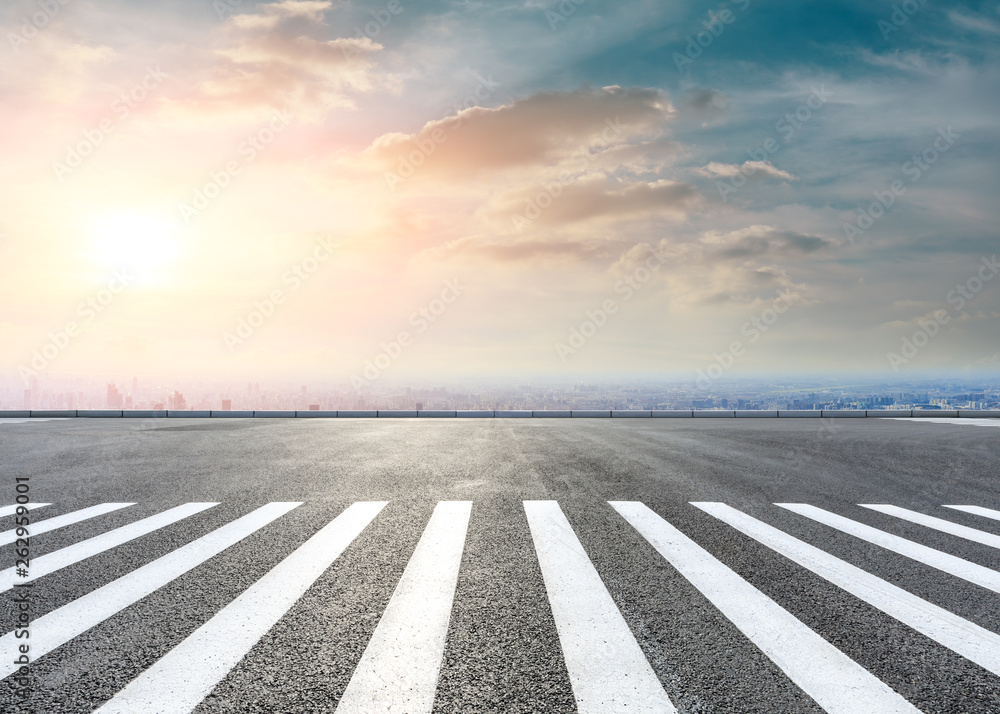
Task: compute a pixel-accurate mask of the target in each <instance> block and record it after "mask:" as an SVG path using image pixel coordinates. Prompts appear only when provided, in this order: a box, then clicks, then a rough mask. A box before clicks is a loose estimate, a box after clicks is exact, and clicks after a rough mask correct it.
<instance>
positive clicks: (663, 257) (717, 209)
mask: <svg viewBox="0 0 1000 714" xmlns="http://www.w3.org/2000/svg"><path fill="white" fill-rule="evenodd" d="M0 34H2V38H0V39H2V43H0V54H2V59H0V105H2V107H3V111H2V112H0V151H2V156H3V159H4V160H3V161H2V162H0V185H2V187H3V188H2V191H0V291H2V303H0V344H2V346H3V349H2V350H0V375H2V376H5V377H11V378H21V379H23V380H25V382H26V383H27V382H28V381H29V380H30V379H31V378H32V377H38V376H40V375H45V376H62V375H96V376H101V375H106V374H139V375H164V374H168V375H177V376H185V377H199V378H221V377H235V378H240V379H244V378H251V379H252V378H257V379H266V378H269V377H291V378H298V377H310V378H315V377H331V378H351V379H352V380H354V382H355V384H361V383H370V382H371V381H373V380H375V379H380V378H383V377H384V376H386V375H391V376H392V378H394V379H402V380H406V379H416V378H426V379H437V380H448V379H456V380H457V379H467V378H472V377H477V376H485V375H502V376H505V377H507V378H514V379H517V378H521V377H522V376H523V377H524V378H525V379H527V378H529V377H530V378H531V379H535V380H544V379H546V378H553V379H554V378H556V377H559V378H560V379H564V378H576V377H577V376H579V377H581V378H583V377H584V376H594V375H635V376H657V375H673V376H681V377H684V378H691V379H696V378H697V377H698V376H700V375H709V376H710V378H711V379H717V378H721V377H722V376H723V375H725V376H727V377H733V376H739V375H761V374H779V375H780V374H796V373H811V374H815V373H822V372H824V371H831V372H832V371H836V372H839V373H843V372H848V371H858V372H865V373H880V374H881V373H884V374H886V375H889V376H892V375H898V376H900V377H901V378H902V377H905V376H906V375H907V374H910V373H916V372H928V371H929V372H934V371H940V372H950V373H973V374H984V375H985V374H988V375H996V374H997V373H998V371H1000V330H998V326H1000V278H997V274H998V272H1000V265H998V264H997V254H998V253H1000V237H998V232H997V225H998V218H1000V210H998V202H997V196H998V195H1000V160H998V159H1000V122H998V121H997V117H998V115H1000V111H998V110H1000V63H998V58H1000V4H998V3H997V2H996V1H993V2H982V3H948V2H937V1H933V2H931V1H926V0H925V1H924V2H920V0H908V1H907V2H903V3H893V2H862V1H861V0H858V1H857V2H808V1H804V2H799V3H787V2H764V1H763V0H734V1H733V2H726V1H724V2H712V3H704V2H680V1H673V0H657V1H653V0H649V1H646V0H639V1H636V0H617V1H614V2H611V1H608V2H602V1H600V0H563V2H555V1H550V0H508V1H503V0H501V1H499V2H477V1H475V0H465V1H450V2H449V1H443V0H426V1H422V2H416V1H415V0H374V1H372V2H359V1H353V0H345V1H343V2H337V1H335V0H333V1H324V0H284V1H283V2H265V3H252V2H246V1H245V0H243V1H240V0H171V2H142V3H136V2H125V1H124V0H39V1H37V2H32V1H28V0H12V1H9V2H5V3H4V4H3V7H2V9H0Z"/></svg>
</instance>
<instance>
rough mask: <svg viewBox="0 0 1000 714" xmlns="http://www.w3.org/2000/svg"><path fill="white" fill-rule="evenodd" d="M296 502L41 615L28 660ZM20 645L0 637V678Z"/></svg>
mask: <svg viewBox="0 0 1000 714" xmlns="http://www.w3.org/2000/svg"><path fill="white" fill-rule="evenodd" d="M300 505H302V504H301V503H269V504H268V505H266V506H262V507H261V508H258V509H257V510H256V511H253V512H251V513H248V514H247V515H245V516H243V517H242V518H238V519H236V520H235V521H233V522H231V523H227V524H226V525H224V526H222V527H221V528H217V529H215V530H214V531H212V532H211V533H208V534H206V535H203V536H202V537H201V538H199V539H197V540H195V541H192V542H190V543H188V544H187V545H185V546H182V547H180V548H178V549H177V550H175V551H172V552H170V553H168V554H167V555H164V556H163V557H161V558H157V559H156V560H154V561H153V562H152V563H148V564H147V565H144V566H142V567H141V568H139V569H137V570H133V571H132V572H131V573H129V574H128V575H123V576H122V577H120V578H118V579H117V580H114V581H112V582H110V583H108V584H107V585H105V586H103V587H100V588H98V589H97V590H94V591H92V592H89V593H87V594H86V595H84V596H83V597H80V598H77V599H76V600H73V601H72V602H70V603H68V604H66V605H63V606H62V607H60V608H59V609H57V610H53V611H52V612H50V613H49V614H47V615H43V616H42V617H40V618H38V619H37V620H33V621H32V623H31V655H32V659H34V660H37V659H38V658H39V657H41V656H42V655H45V654H47V653H49V652H51V651H52V650H54V649H55V648H57V647H60V646H62V645H64V644H66V643H67V642H69V641H70V640H71V639H73V638H74V637H76V636H77V635H80V634H82V633H84V632H86V631H87V630H89V629H90V628H92V627H94V626H96V625H99V624H100V623H102V622H104V621H105V620H107V619H108V618H109V617H111V616H112V615H114V614H116V613H118V612H120V611H121V610H124V609H125V608H126V607H128V606H130V605H133V604H135V603H136V602H138V601H139V600H141V599H142V598H144V597H146V596H147V595H149V594H150V593H152V592H155V591H156V590H157V589H159V588H161V587H163V586H164V585H166V584H167V583H169V582H170V581H171V580H174V579H175V578H179V577H180V576H181V575H183V574H184V573H186V572H188V571H189V570H193V569H194V568H196V567H197V566H199V565H201V564H202V563H204V562H205V561H206V560H208V559H209V558H211V557H213V556H215V555H218V554H219V553H221V552H222V551H224V550H225V549H226V548H228V547H230V546H231V545H233V544H235V543H238V542H239V541H241V540H243V539H244V538H246V537H247V536H248V535H250V534H251V533H253V532H254V531H256V530H258V529H260V528H263V527H264V526H266V525H267V524H268V523H270V522H271V521H273V520H275V519H277V518H279V517H280V516H282V515H284V514H286V513H288V512H289V511H290V510H292V509H293V508H295V507H296V506H300ZM19 643H20V640H16V639H15V638H14V632H8V633H7V634H6V635H4V636H3V637H0V653H3V654H2V656H3V660H0V679H3V678H4V677H7V676H8V675H10V674H11V673H13V672H14V671H15V670H16V669H17V665H16V664H13V662H14V658H15V655H14V651H15V649H16V648H17V645H18V644H19Z"/></svg>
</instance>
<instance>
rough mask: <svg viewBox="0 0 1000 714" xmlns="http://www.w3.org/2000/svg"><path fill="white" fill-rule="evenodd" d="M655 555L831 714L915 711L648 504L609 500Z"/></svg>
mask: <svg viewBox="0 0 1000 714" xmlns="http://www.w3.org/2000/svg"><path fill="white" fill-rule="evenodd" d="M609 503H610V504H611V507H612V508H614V509H615V510H616V511H618V513H620V514H621V515H622V517H624V518H625V520H626V521H628V522H629V523H630V524H631V525H632V527H633V528H635V529H636V530H637V531H638V532H639V533H640V535H642V537H643V538H645V539H646V540H647V541H649V543H650V545H652V546H653V547H654V548H655V549H656V550H657V552H659V554H660V555H662V556H663V557H664V558H666V559H667V561H669V563H670V564H671V565H672V566H673V567H674V568H676V569H677V571H678V572H679V573H680V574H681V575H683V576H684V577H685V578H686V579H687V580H688V582H690V583H691V584H692V585H694V586H695V587H696V588H697V589H698V591H699V592H701V594H702V595H704V596H705V597H706V598H708V600H709V602H711V603H712V604H713V605H715V607H716V608H718V609H719V611H720V612H722V614H723V615H725V616H726V618H728V619H729V621H730V622H732V623H733V624H734V625H735V626H736V627H737V629H739V631H740V632H742V633H743V634H744V635H746V636H747V638H748V639H749V640H750V641H751V642H753V643H754V645H756V646H757V647H758V648H759V649H760V650H761V651H762V652H763V653H764V654H765V655H767V657H768V658H769V659H770V660H771V661H772V662H774V663H775V664H776V665H777V666H778V668H779V669H780V670H781V671H782V672H784V673H785V674H786V675H788V678H789V679H791V680H792V682H794V683H795V684H796V685H797V686H798V687H799V688H801V689H802V690H803V691H804V692H805V693H806V694H808V695H809V696H810V697H812V698H813V699H814V700H815V701H816V703H817V704H819V705H820V706H821V707H822V708H823V709H824V710H825V711H827V712H830V713H831V714H856V713H857V712H864V711H877V712H884V713H885V714H890V713H894V712H910V713H911V714H912V713H913V712H919V709H917V708H916V707H914V706H913V705H912V704H910V703H909V702H907V701H906V700H905V699H903V697H901V696H900V695H899V694H897V693H896V692H894V691H893V690H892V689H891V688H890V687H889V685H887V684H886V683H885V682H883V681H882V680H880V679H878V678H877V677H875V676H874V675H873V674H871V673H870V672H869V671H868V670H866V669H865V668H864V667H862V666H861V665H859V664H858V663H857V662H855V661H854V660H852V659H851V658H850V657H848V656H847V655H845V654H844V653H843V652H841V651H840V650H838V649H837V648H836V647H834V646H833V645H831V644H830V643H829V642H827V641H826V640H825V639H823V638H822V637H821V636H820V635H818V634H817V633H815V632H814V631H812V630H810V629H809V628H808V627H806V626H805V625H804V624H803V623H802V622H801V621H799V620H798V619H796V618H795V617H794V616H793V615H792V614H791V613H789V612H788V611H787V610H785V609H784V608H783V607H781V606H780V605H778V604H777V603H776V602H774V600H772V599H771V598H769V597H767V595H765V594H764V593H762V592H760V591H759V590H758V589H757V588H755V587H754V586H752V585H751V584H750V583H748V582H747V581H746V580H744V579H743V578H741V577H740V576H739V575H737V574H736V573H735V572H733V571H732V570H731V569H729V568H728V567H726V566H725V565H723V564H722V563H721V562H720V561H719V560H718V559H716V558H715V557H714V556H713V555H712V554H711V553H709V552H708V551H706V550H705V549H704V548H702V547H701V546H699V545H698V544H697V543H695V542H694V541H693V540H691V539H690V538H688V537H687V536H686V535H684V534H683V533H681V532H680V531H679V530H677V528H675V527H674V526H672V525H671V524H670V523H668V522H667V521H666V520H665V519H663V518H662V517H661V516H659V515H658V514H657V513H655V512H654V511H652V510H651V509H650V508H649V507H647V506H646V505H645V504H642V503H639V502H629V501H609Z"/></svg>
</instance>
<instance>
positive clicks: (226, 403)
mask: <svg viewBox="0 0 1000 714" xmlns="http://www.w3.org/2000/svg"><path fill="white" fill-rule="evenodd" d="M232 408H233V400H232V399H223V400H222V410H223V411H230V410H231V409H232Z"/></svg>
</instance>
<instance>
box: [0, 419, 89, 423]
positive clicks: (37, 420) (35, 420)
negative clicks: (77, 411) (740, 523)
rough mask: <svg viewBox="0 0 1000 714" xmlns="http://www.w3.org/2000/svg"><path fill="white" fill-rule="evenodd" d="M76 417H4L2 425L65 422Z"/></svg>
mask: <svg viewBox="0 0 1000 714" xmlns="http://www.w3.org/2000/svg"><path fill="white" fill-rule="evenodd" d="M75 418H76V417H3V418H2V419H0V424H34V423H36V422H40V421H65V420H67V419H75Z"/></svg>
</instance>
